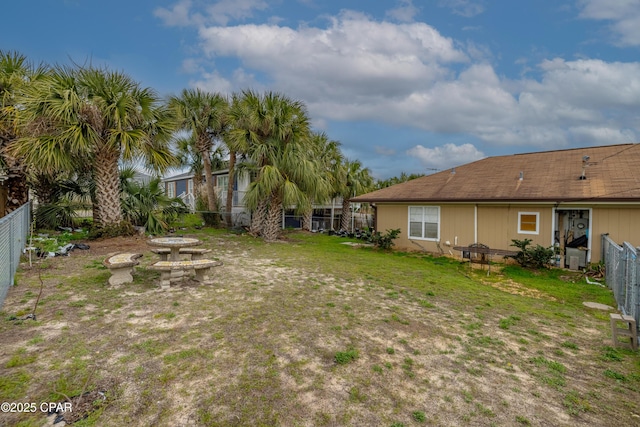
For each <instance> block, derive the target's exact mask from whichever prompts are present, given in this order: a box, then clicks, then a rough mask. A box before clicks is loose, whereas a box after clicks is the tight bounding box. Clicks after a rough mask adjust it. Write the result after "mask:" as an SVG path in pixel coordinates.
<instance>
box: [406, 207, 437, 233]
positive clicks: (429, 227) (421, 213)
mask: <svg viewBox="0 0 640 427" xmlns="http://www.w3.org/2000/svg"><path fill="white" fill-rule="evenodd" d="M409 238H412V239H425V240H439V239H440V208H439V207H438V206H409Z"/></svg>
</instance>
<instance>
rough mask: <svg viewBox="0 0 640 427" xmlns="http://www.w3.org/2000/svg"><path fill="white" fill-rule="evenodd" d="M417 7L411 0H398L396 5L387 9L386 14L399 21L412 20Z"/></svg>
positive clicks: (417, 10)
mask: <svg viewBox="0 0 640 427" xmlns="http://www.w3.org/2000/svg"><path fill="white" fill-rule="evenodd" d="M418 12H419V9H418V8H417V7H415V6H414V5H413V1H412V0H399V1H398V7H396V8H395V9H391V10H388V11H387V13H386V15H387V16H388V17H389V18H391V19H395V20H396V21H399V22H412V21H413V18H414V17H415V16H416V14H417V13H418Z"/></svg>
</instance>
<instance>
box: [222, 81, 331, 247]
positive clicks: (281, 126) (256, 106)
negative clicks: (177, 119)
mask: <svg viewBox="0 0 640 427" xmlns="http://www.w3.org/2000/svg"><path fill="white" fill-rule="evenodd" d="M240 98H241V99H240V100H239V102H237V104H235V105H234V109H233V113H232V116H233V128H232V130H231V132H230V135H229V137H230V139H231V140H232V141H234V143H235V144H236V147H241V148H242V150H243V151H244V153H245V155H246V157H247V159H248V161H249V162H250V163H251V164H252V165H253V168H254V174H255V176H256V178H255V180H254V181H253V182H252V183H251V184H250V186H249V188H248V190H247V193H246V195H245V203H246V204H247V206H248V207H249V208H250V209H252V211H253V214H252V223H251V231H252V232H253V233H254V234H256V235H262V236H263V238H264V239H265V240H267V241H273V240H275V239H277V237H278V236H279V233H280V230H281V221H282V208H283V206H296V207H297V209H299V210H301V211H304V210H305V209H308V208H309V206H310V196H314V195H319V194H322V193H323V192H326V188H325V187H326V181H325V180H324V179H322V174H321V171H320V168H319V167H318V162H316V161H315V159H313V156H312V153H313V150H312V149H311V145H310V139H311V138H310V135H311V134H310V126H309V119H308V116H307V112H306V108H305V106H304V104H303V103H301V102H299V101H294V100H291V99H289V98H287V97H285V96H284V95H281V94H278V93H272V92H268V93H265V94H264V95H259V94H257V93H255V92H252V91H245V92H243V93H242V95H241V96H240Z"/></svg>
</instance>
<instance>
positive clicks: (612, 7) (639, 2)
mask: <svg viewBox="0 0 640 427" xmlns="http://www.w3.org/2000/svg"><path fill="white" fill-rule="evenodd" d="M578 5H579V7H581V8H582V10H581V12H580V17H581V18H584V19H595V20H605V21H611V25H610V30H611V31H612V32H613V33H614V35H615V36H616V38H617V40H616V41H617V43H619V44H621V45H623V46H639V45H640V0H615V1H611V0H580V1H579V2H578Z"/></svg>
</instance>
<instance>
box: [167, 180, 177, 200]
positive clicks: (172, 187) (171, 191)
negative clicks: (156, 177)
mask: <svg viewBox="0 0 640 427" xmlns="http://www.w3.org/2000/svg"><path fill="white" fill-rule="evenodd" d="M167 197H171V198H173V197H176V183H175V182H173V181H172V182H167Z"/></svg>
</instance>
